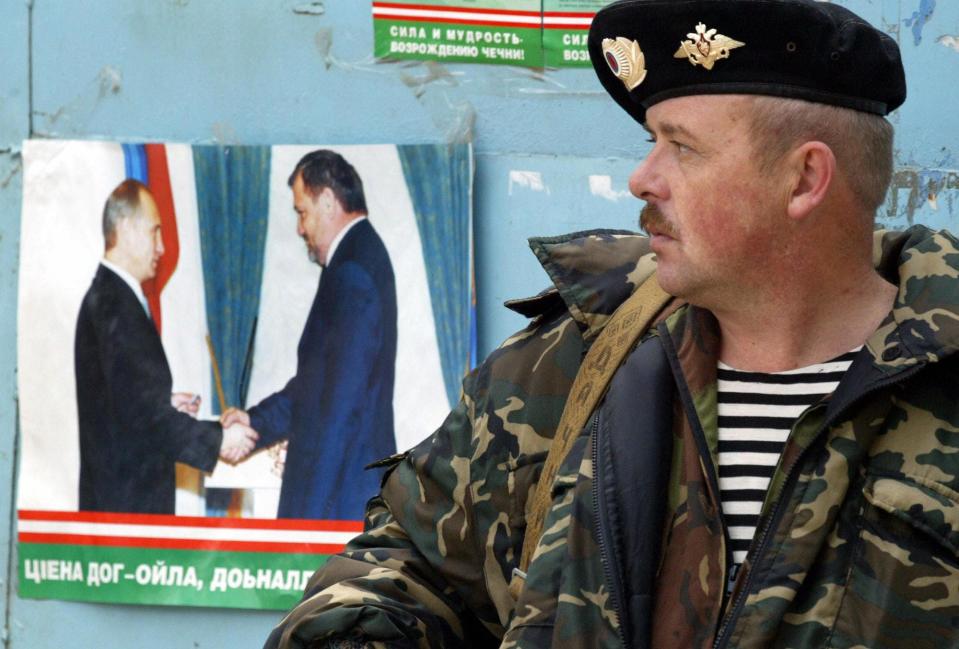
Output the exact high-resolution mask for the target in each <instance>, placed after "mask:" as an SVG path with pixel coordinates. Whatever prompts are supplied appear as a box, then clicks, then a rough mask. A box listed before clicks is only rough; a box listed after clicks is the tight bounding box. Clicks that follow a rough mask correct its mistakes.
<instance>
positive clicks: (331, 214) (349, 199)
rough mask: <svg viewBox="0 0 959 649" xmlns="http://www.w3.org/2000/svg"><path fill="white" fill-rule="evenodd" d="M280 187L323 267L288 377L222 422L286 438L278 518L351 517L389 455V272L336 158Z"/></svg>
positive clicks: (303, 166) (361, 202)
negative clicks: (376, 466) (375, 468)
mask: <svg viewBox="0 0 959 649" xmlns="http://www.w3.org/2000/svg"><path fill="white" fill-rule="evenodd" d="M288 184H289V185H290V188H291V189H292V190H293V208H294V210H295V211H296V214H297V233H298V234H299V235H300V236H301V237H302V238H303V240H304V241H305V242H306V246H307V253H308V254H309V256H310V259H311V260H313V261H315V262H316V263H318V264H319V265H320V266H322V267H323V273H322V275H321V278H320V283H319V286H318V287H317V290H316V297H315V298H314V299H313V306H312V307H311V309H310V315H309V317H308V319H307V321H306V326H305V327H304V328H303V334H302V336H301V337H300V343H299V347H298V348H297V365H296V375H295V376H294V377H293V378H292V379H290V381H289V382H288V383H287V384H286V386H285V387H284V388H283V389H282V390H280V391H279V392H276V393H274V394H272V395H270V396H269V397H267V398H266V399H264V400H263V401H261V402H260V403H259V404H258V405H256V406H254V407H253V408H251V409H250V411H249V414H247V413H245V412H243V411H242V410H235V409H234V410H229V411H227V412H226V413H224V415H223V416H222V417H221V419H220V421H221V422H222V423H223V424H224V425H229V424H230V423H232V422H242V423H245V424H250V425H252V426H253V428H254V429H255V430H256V431H257V433H259V435H260V440H259V442H258V444H257V446H258V447H262V446H268V445H270V444H274V443H276V442H278V441H280V440H284V439H285V440H289V446H288V448H287V455H286V464H285V467H284V470H283V486H282V488H281V490H280V504H279V510H278V513H277V516H278V517H279V518H310V519H343V520H359V519H361V518H362V517H363V512H364V506H365V503H366V499H367V496H368V494H369V493H373V492H375V490H376V488H378V486H379V476H378V475H376V474H375V473H373V472H370V471H364V470H363V469H364V467H365V466H366V465H367V464H369V463H370V462H373V461H375V460H378V459H381V458H383V457H386V456H388V455H391V454H393V453H395V452H396V441H395V438H394V432H393V379H394V372H395V365H396V286H395V281H394V277H393V267H392V265H391V264H390V258H389V255H388V254H387V251H386V248H385V247H384V246H383V242H382V240H381V239H380V237H379V235H377V233H376V231H375V230H374V229H373V226H372V225H370V222H369V221H368V220H367V218H366V215H367V208H366V198H365V196H364V193H363V183H362V181H361V180H360V177H359V175H358V174H357V173H356V170H355V169H354V168H353V166H352V165H351V164H350V163H349V162H347V161H346V160H344V159H343V157H342V156H340V155H339V154H337V153H334V152H333V151H327V150H318V151H313V152H311V153H309V154H307V155H306V156H304V157H303V158H302V159H301V160H300V162H299V163H298V164H297V165H296V167H295V168H294V169H293V173H292V174H290V178H289V181H288ZM370 490H372V491H370Z"/></svg>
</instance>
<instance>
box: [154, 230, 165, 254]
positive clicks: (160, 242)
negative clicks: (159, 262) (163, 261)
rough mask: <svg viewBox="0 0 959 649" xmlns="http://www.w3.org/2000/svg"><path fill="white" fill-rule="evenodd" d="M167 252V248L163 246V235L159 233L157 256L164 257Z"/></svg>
mask: <svg viewBox="0 0 959 649" xmlns="http://www.w3.org/2000/svg"><path fill="white" fill-rule="evenodd" d="M165 252H166V248H164V247H163V237H161V236H159V235H157V244H156V255H157V257H162V256H163V253H165Z"/></svg>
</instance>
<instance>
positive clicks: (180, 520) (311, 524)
mask: <svg viewBox="0 0 959 649" xmlns="http://www.w3.org/2000/svg"><path fill="white" fill-rule="evenodd" d="M17 517H18V518H19V519H20V520H27V521H66V522H76V523H112V524H117V525H124V524H126V525H157V526H164V527H169V526H179V527H226V528H234V529H258V530H302V531H317V532H356V533H359V532H362V531H363V523H362V521H336V520H307V519H279V520H274V519H266V518H209V517H204V516H166V515H162V514H114V513H108V512H62V511H39V510H30V509H21V510H19V511H18V512H17Z"/></svg>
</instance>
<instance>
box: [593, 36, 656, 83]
mask: <svg viewBox="0 0 959 649" xmlns="http://www.w3.org/2000/svg"><path fill="white" fill-rule="evenodd" d="M603 56H604V57H605V58H606V64H607V65H609V69H610V70H612V71H613V74H615V75H616V78H617V79H619V80H620V81H622V82H623V85H624V86H626V89H627V90H632V89H633V88H635V87H636V86H638V85H639V84H641V83H642V82H643V79H645V78H646V56H645V55H644V54H643V50H641V49H640V48H639V43H637V42H636V41H631V40H629V39H628V38H625V37H623V36H620V37H619V38H617V39H616V40H613V39H612V38H604V39H603Z"/></svg>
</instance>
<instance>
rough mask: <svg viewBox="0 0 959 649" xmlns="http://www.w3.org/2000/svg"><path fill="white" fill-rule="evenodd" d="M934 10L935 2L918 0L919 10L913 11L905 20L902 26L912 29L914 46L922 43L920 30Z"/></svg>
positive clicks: (933, 0) (930, 18) (930, 17)
mask: <svg viewBox="0 0 959 649" xmlns="http://www.w3.org/2000/svg"><path fill="white" fill-rule="evenodd" d="M935 10H936V0H920V2H919V9H918V10H917V11H914V12H913V13H912V15H911V16H909V17H908V18H906V19H905V20H904V21H902V22H903V24H904V25H905V26H906V27H911V28H912V38H913V40H914V41H915V44H916V45H919V43H921V42H922V29H923V27H925V26H926V23H928V22H929V21H930V20H932V14H933V12H934V11H935Z"/></svg>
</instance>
